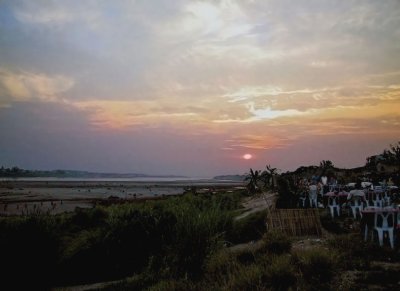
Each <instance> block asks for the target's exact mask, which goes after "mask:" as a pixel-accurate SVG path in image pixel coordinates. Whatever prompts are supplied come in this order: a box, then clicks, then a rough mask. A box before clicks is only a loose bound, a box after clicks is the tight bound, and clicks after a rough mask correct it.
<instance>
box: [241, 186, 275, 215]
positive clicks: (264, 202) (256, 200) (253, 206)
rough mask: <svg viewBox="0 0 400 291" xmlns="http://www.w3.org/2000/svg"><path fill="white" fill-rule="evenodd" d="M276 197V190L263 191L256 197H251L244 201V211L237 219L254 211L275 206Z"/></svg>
mask: <svg viewBox="0 0 400 291" xmlns="http://www.w3.org/2000/svg"><path fill="white" fill-rule="evenodd" d="M276 197H277V193H275V192H263V193H261V194H259V195H257V196H255V197H250V198H249V199H248V200H246V201H245V202H243V207H244V209H245V210H244V212H243V213H242V214H240V215H239V216H236V217H235V219H236V220H239V219H242V218H245V217H246V216H248V215H250V214H252V213H255V212H258V211H262V210H264V209H267V208H271V207H273V206H274V205H275V200H276Z"/></svg>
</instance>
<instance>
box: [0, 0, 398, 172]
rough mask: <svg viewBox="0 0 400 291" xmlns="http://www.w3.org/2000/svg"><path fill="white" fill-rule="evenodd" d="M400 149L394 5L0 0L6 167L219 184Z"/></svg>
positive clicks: (0, 100)
mask: <svg viewBox="0 0 400 291" xmlns="http://www.w3.org/2000/svg"><path fill="white" fill-rule="evenodd" d="M399 140H400V2H399V1H398V0H392V1H391V0H385V1H375V0H351V1H350V0H349V1H340V0H337V1H335V0H331V1H324V0H318V1H317V0H298V1H289V0H271V1H269V0H268V1H266V0H263V1H256V0H254V1H250V0H249V1H245V0H243V1H233V0H231V1H228V0H227V1H217V0H215V1H187V0H185V1H183V0H177V1H168V0H154V1H147V0H136V1H135V0H132V1H124V0H121V1H101V0H96V1H94V0H87V1H83V0H70V1H55V0H53V1H48V0H43V1H40V0H36V1H31V0H26V1H22V0H21V1H19V0H13V1H8V0H2V1H0V165H3V166H6V167H9V166H19V167H22V168H26V169H43V170H50V169H76V170H88V171H99V172H120V173H146V174H157V175H160V174H165V175H167V174H177V175H185V176H194V177H212V176H214V175H217V174H243V173H245V172H247V171H248V170H249V168H253V169H263V168H265V166H266V165H267V164H270V165H271V166H273V167H276V168H278V169H280V170H281V171H287V170H295V169H296V168H298V167H299V166H303V165H319V162H320V161H321V160H331V161H332V162H333V163H334V165H336V166H339V167H346V168H349V167H356V166H361V165H364V164H365V161H366V157H368V156H371V155H375V154H379V153H381V152H382V151H383V150H384V149H385V148H388V147H389V145H390V144H392V143H396V142H397V141H399ZM245 155H246V156H245ZM250 155H251V156H250Z"/></svg>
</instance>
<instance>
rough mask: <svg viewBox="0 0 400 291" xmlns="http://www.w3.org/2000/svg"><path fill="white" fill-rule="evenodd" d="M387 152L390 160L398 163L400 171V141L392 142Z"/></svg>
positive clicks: (395, 163)
mask: <svg viewBox="0 0 400 291" xmlns="http://www.w3.org/2000/svg"><path fill="white" fill-rule="evenodd" d="M385 152H386V155H387V157H388V159H389V162H390V163H391V164H393V165H396V166H397V170H398V171H399V172H400V141H399V142H397V144H394V145H392V144H391V145H390V148H389V150H385ZM385 152H384V153H385Z"/></svg>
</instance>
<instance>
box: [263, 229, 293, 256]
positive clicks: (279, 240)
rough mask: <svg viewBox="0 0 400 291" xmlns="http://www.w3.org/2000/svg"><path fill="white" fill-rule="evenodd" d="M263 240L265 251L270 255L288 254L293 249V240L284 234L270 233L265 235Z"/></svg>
mask: <svg viewBox="0 0 400 291" xmlns="http://www.w3.org/2000/svg"><path fill="white" fill-rule="evenodd" d="M263 240H264V248H265V250H267V251H268V252H270V253H274V254H283V253H288V252H290V249H291V248H292V242H291V240H290V239H289V238H288V237H287V236H286V235H285V234H283V233H282V232H278V231H269V232H267V233H266V234H265V235H264V237H263Z"/></svg>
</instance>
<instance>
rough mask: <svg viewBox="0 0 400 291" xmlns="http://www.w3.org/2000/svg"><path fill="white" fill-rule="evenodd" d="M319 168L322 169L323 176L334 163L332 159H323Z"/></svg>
mask: <svg viewBox="0 0 400 291" xmlns="http://www.w3.org/2000/svg"><path fill="white" fill-rule="evenodd" d="M319 168H320V169H321V176H323V175H324V174H325V173H326V171H327V170H328V169H332V168H333V163H332V161H330V160H322V161H321V162H320V163H319Z"/></svg>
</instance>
